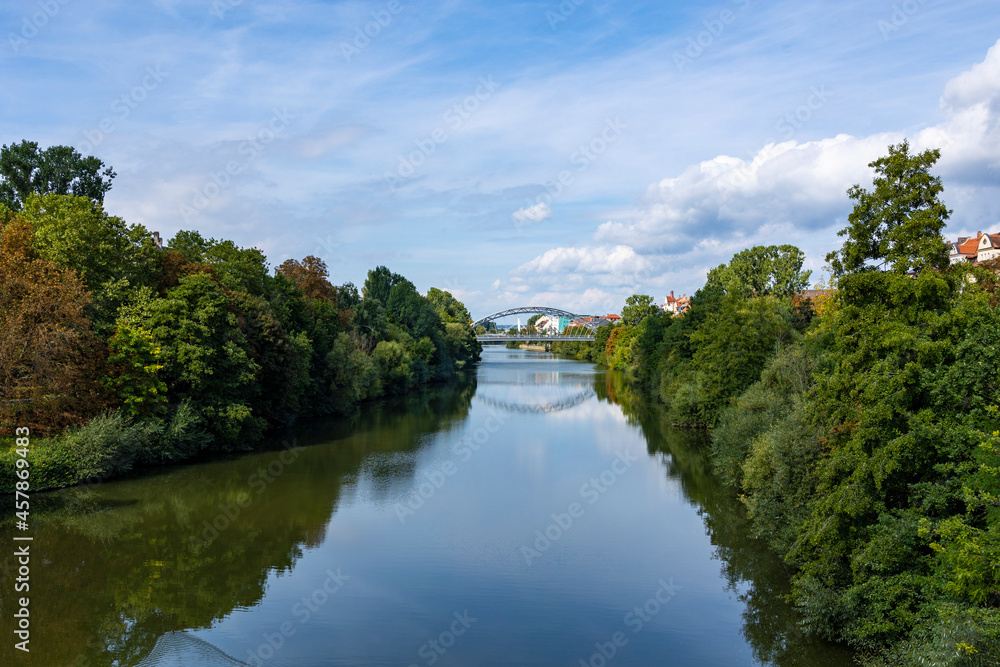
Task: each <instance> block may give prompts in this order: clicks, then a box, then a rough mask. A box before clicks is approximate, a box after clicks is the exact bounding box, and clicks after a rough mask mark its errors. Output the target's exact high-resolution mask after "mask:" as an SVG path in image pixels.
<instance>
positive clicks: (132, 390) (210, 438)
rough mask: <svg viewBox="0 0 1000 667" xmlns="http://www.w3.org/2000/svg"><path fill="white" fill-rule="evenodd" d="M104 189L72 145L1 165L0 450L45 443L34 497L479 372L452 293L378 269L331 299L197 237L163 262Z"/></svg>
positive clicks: (288, 268)
mask: <svg viewBox="0 0 1000 667" xmlns="http://www.w3.org/2000/svg"><path fill="white" fill-rule="evenodd" d="M113 178H114V172H113V171H112V170H111V169H110V168H104V165H103V164H102V163H101V162H100V160H97V158H83V157H82V156H80V155H79V154H78V153H76V151H75V150H74V149H72V148H68V147H55V148H52V149H47V150H45V151H39V150H38V148H37V145H35V144H33V143H31V142H22V144H20V145H13V146H4V147H3V149H2V150H0V437H3V436H11V435H13V433H14V429H15V428H16V427H29V428H31V430H32V433H33V434H34V435H35V436H43V437H38V438H36V439H34V440H33V452H32V457H33V459H32V486H33V488H36V489H37V488H40V487H42V488H44V487H46V486H49V487H55V486H65V485H70V484H74V483H78V482H80V481H84V480H88V479H95V478H98V479H100V478H105V477H108V476H112V475H116V474H120V473H123V472H125V471H127V470H129V469H131V468H132V467H133V466H140V465H157V464H162V463H166V462H170V461H177V460H181V459H185V458H189V457H192V456H196V455H201V454H206V453H213V452H223V451H236V450H245V449H248V448H250V447H252V446H254V445H255V444H257V443H258V442H260V441H261V439H262V438H263V436H264V434H265V432H266V431H267V430H268V429H272V428H277V427H282V426H285V425H287V424H289V423H291V422H292V421H293V420H295V419H297V418H300V417H316V416H323V415H335V414H345V413H348V412H349V411H351V410H352V409H353V408H354V406H356V405H357V404H358V403H359V402H361V401H364V400H367V399H373V398H378V397H381V396H387V395H392V394H401V393H404V392H407V391H409V390H411V389H413V388H414V387H416V386H418V385H421V384H424V383H427V382H432V381H439V380H446V379H448V378H450V377H452V376H453V375H455V373H456V372H457V371H459V370H461V369H463V368H467V367H469V366H470V365H471V364H474V363H476V362H477V361H478V360H479V355H480V352H481V347H480V345H479V344H478V343H477V342H476V340H475V336H474V334H473V332H472V330H471V328H470V327H469V323H470V322H471V318H470V316H469V313H468V311H467V310H466V308H465V306H464V305H463V304H461V303H460V302H459V301H458V300H456V299H455V298H454V297H453V296H452V295H451V294H450V293H448V292H444V291H441V290H438V289H434V288H432V289H430V290H429V291H428V293H427V295H426V296H424V295H421V294H420V293H418V291H417V289H416V287H415V286H414V285H413V283H412V282H410V281H409V280H407V279H406V278H405V277H403V276H401V275H399V274H397V273H393V272H391V271H390V270H389V269H387V268H386V267H384V266H379V267H377V268H375V269H373V270H371V271H369V272H368V276H367V279H366V280H365V283H364V285H363V286H362V288H361V290H360V291H359V290H358V289H357V288H356V287H355V286H354V285H352V284H350V283H348V284H344V285H340V286H336V285H334V284H332V283H331V282H330V280H329V272H328V269H327V266H326V265H325V263H324V262H323V261H322V260H321V259H319V258H317V257H312V256H310V257H306V258H304V259H303V260H301V261H298V260H294V259H289V260H287V261H285V262H283V263H282V264H281V265H280V266H278V267H276V269H275V270H274V271H273V272H272V271H271V270H270V267H269V264H268V261H267V259H266V257H265V256H264V255H263V253H261V252H260V251H259V250H257V249H256V248H242V247H240V246H239V245H237V244H236V243H234V242H233V241H229V240H217V239H213V238H206V237H204V236H202V235H201V234H200V233H199V232H197V231H180V232H178V233H177V234H176V235H175V236H174V237H173V238H172V239H170V240H169V241H168V242H167V243H166V244H165V245H164V247H162V248H159V247H157V246H156V245H155V244H154V241H153V239H152V235H151V234H150V232H149V230H147V229H145V228H144V227H143V226H142V225H136V224H129V223H127V222H126V221H124V220H123V219H121V218H119V217H116V216H113V215H110V214H109V213H108V212H107V211H105V209H104V206H103V197H104V194H105V193H106V192H107V191H108V189H109V188H110V186H111V180H112V179H113ZM11 442H12V440H11ZM12 461H13V456H12V454H7V455H6V456H4V457H0V484H2V485H4V486H7V485H10V486H12V485H13V481H14V479H15V478H14V470H13V466H12V465H10V464H11V463H12Z"/></svg>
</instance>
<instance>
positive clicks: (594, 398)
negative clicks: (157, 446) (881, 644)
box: [0, 347, 851, 667]
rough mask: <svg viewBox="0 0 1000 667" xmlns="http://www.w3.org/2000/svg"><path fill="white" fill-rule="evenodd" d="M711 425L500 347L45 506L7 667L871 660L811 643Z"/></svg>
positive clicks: (610, 379)
mask: <svg viewBox="0 0 1000 667" xmlns="http://www.w3.org/2000/svg"><path fill="white" fill-rule="evenodd" d="M705 438H706V436H705V435H704V434H702V433H693V432H685V431H679V430H674V429H672V428H670V426H669V425H668V424H666V423H665V422H664V420H663V417H662V414H661V412H660V411H659V410H658V409H657V407H656V406H655V405H650V404H648V402H647V401H645V400H644V399H643V397H642V396H640V395H638V394H637V393H636V392H635V391H634V390H633V389H632V388H631V387H630V386H629V384H628V383H627V382H626V381H625V380H624V379H623V378H622V377H621V376H620V375H619V374H616V373H614V372H609V371H604V370H601V369H597V368H595V367H594V366H593V365H591V364H586V363H582V362H577V361H571V360H564V359H558V358H555V357H553V356H552V355H548V354H545V353H539V352H527V351H516V350H507V349H503V348H500V347H488V348H487V349H486V351H485V352H484V354H483V361H482V363H481V364H480V366H479V367H478V369H476V370H475V371H474V372H472V373H470V374H469V375H468V377H465V378H463V379H461V380H460V381H457V382H453V383H451V384H448V385H446V386H439V387H434V388H432V389H429V390H427V391H423V392H419V393H416V394H413V395H411V396H408V397H406V398H404V399H400V400H398V401H390V402H385V403H380V404H376V405H371V406H366V407H365V408H364V409H362V410H361V411H360V412H359V414H357V415H355V416H353V417H351V418H345V419H339V420H331V421H328V422H324V423H318V424H313V425H310V426H309V427H308V428H300V429H298V430H296V431H295V432H291V433H287V434H283V436H282V437H280V438H277V439H276V440H275V442H273V443H271V445H270V446H269V447H268V448H266V449H264V450H262V451H260V452H258V453H254V454H250V455H244V456H241V457H238V458H233V459H229V460H219V461H212V462H208V463H200V464H196V465H189V466H182V467H176V468H171V469H170V470H168V471H165V472H161V473H159V474H156V475H150V476H145V477H140V478H135V479H129V480H123V481H117V482H109V483H104V484H100V485H96V486H93V487H89V488H76V489H67V490H64V491H60V492H56V493H51V494H44V495H37V496H35V497H34V498H33V512H34V513H33V515H32V519H33V522H34V523H33V528H32V534H33V536H34V540H33V542H32V543H31V554H32V556H31V592H30V596H31V597H30V610H31V641H30V649H31V651H30V653H28V654H25V653H22V652H20V651H15V650H14V649H13V644H14V642H15V641H16V639H14V635H13V629H14V622H15V620H14V619H13V618H12V614H13V607H12V606H11V605H10V604H8V603H7V601H8V600H10V599H11V598H12V591H13V590H14V585H15V584H14V577H15V576H16V571H15V570H14V567H13V565H12V559H10V558H9V557H8V558H5V559H4V560H3V563H4V570H3V572H2V573H0V580H2V581H0V585H2V591H3V598H2V599H3V600H4V604H3V605H2V613H3V620H2V622H0V627H2V628H3V637H5V639H4V640H3V645H2V646H0V664H2V665H44V666H46V667H52V666H57V665H74V666H78V667H83V666H97V665H124V666H128V667H132V666H135V665H142V667H154V666H155V667H165V666H167V665H171V666H173V665H183V666H185V667H197V666H214V665H239V664H250V665H265V666H268V667H272V666H282V667H312V666H319V665H399V666H402V667H410V666H412V665H417V666H424V665H442V666H447V665H470V666H479V667H486V666H491V665H567V666H573V667H577V666H580V665H584V666H586V665H591V666H592V667H604V666H605V665H610V666H619V665H620V666H622V667H626V666H630V665H640V666H655V665H679V666H685V667H695V666H701V665H705V666H708V665H712V666H714V665H719V666H734V665H755V664H759V665H781V666H790V665H808V666H810V667H827V666H830V667H832V666H835V665H849V664H851V656H850V655H849V654H848V653H845V652H844V651H842V650H840V649H838V648H836V647H833V646H830V645H827V644H823V643H821V642H816V641H811V640H807V639H805V638H804V637H803V636H802V635H801V633H800V632H799V631H798V629H797V626H796V617H795V614H794V611H793V610H792V609H791V608H790V607H789V606H788V604H787V603H786V602H784V595H786V594H787V592H788V583H787V581H788V572H787V571H786V569H785V568H784V566H783V564H782V563H781V560H780V559H779V558H777V557H776V556H774V555H773V554H771V553H770V552H768V551H767V549H766V548H765V547H764V545H763V544H762V543H760V542H758V541H757V540H754V539H752V538H751V537H750V536H749V535H748V527H747V524H746V521H745V518H744V515H743V512H742V509H741V507H740V505H739V503H738V501H737V500H735V499H734V498H732V494H731V493H729V492H726V491H725V490H724V489H722V488H721V487H720V486H719V485H718V484H717V483H716V481H715V480H714V479H713V476H712V474H711V466H710V462H709V460H708V457H707V443H706V439H705ZM11 533H12V530H11V526H10V525H7V524H4V526H3V527H2V528H0V539H2V540H3V543H4V544H7V545H9V544H12V541H11V538H12V535H11Z"/></svg>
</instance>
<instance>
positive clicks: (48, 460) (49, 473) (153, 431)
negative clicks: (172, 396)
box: [0, 403, 211, 492]
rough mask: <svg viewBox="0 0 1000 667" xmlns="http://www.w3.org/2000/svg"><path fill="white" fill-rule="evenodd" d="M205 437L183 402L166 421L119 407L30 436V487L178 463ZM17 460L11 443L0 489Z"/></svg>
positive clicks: (9, 487)
mask: <svg viewBox="0 0 1000 667" xmlns="http://www.w3.org/2000/svg"><path fill="white" fill-rule="evenodd" d="M210 438H211V436H209V435H208V434H207V433H206V432H205V430H204V429H203V428H202V427H201V424H200V421H199V420H198V418H197V416H196V414H195V411H194V410H193V409H192V408H191V406H190V405H189V404H187V403H184V404H182V405H181V406H180V407H179V408H178V409H177V411H176V412H175V413H174V416H173V418H172V419H171V420H170V422H168V423H164V422H161V421H159V420H144V421H133V420H132V419H130V418H129V417H127V416H125V415H124V414H123V413H122V412H120V411H116V412H112V413H108V414H103V415H100V416H98V417H96V418H94V419H93V420H91V421H90V422H89V423H88V424H86V425H85V426H81V427H78V428H73V429H69V430H67V431H66V432H65V433H63V434H62V435H61V436H58V437H50V438H37V439H36V438H33V439H32V441H31V448H30V452H29V455H28V461H29V463H30V464H31V468H30V469H31V488H32V490H34V491H40V490H45V489H57V488H61V487H65V486H73V485H75V484H80V483H83V482H88V481H101V480H105V479H109V478H111V477H115V476H118V475H122V474H125V473H127V472H129V471H130V470H132V469H133V468H135V467H137V466H142V465H148V464H156V463H169V462H171V461H177V460H180V459H183V458H186V457H188V456H191V455H192V454H194V453H196V452H198V451H200V450H201V449H202V448H203V447H205V445H206V444H207V443H208V442H209V441H210ZM18 458H19V456H18V455H17V452H16V451H15V450H14V447H13V446H11V447H10V449H9V450H8V451H7V452H6V453H5V454H3V456H2V457H0V491H3V492H13V491H14V489H15V487H14V483H15V482H16V481H17V477H16V475H15V470H16V468H15V466H16V461H17V459H18Z"/></svg>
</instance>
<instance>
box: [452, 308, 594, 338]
mask: <svg viewBox="0 0 1000 667" xmlns="http://www.w3.org/2000/svg"><path fill="white" fill-rule="evenodd" d="M514 315H551V316H554V317H565V318H567V319H569V320H577V319H580V318H584V317H586V318H589V321H586V322H582V323H581V324H582V325H583V326H584V327H585V328H586V329H587V330H588V332H589V333H588V334H587V335H580V336H564V335H557V336H556V335H545V334H534V335H532V336H522V335H518V336H508V335H505V334H486V335H483V336H477V337H476V339H477V340H480V341H483V342H487V341H490V342H504V341H517V340H531V341H535V340H539V341H542V340H544V341H557V340H572V341H588V340H589V341H592V340H594V332H596V331H597V328H598V327H599V326H601V325H602V324H606V323H607V320H605V319H601V318H598V317H595V316H593V315H578V314H576V313H571V312H569V311H568V310H562V309H560V308H550V307H548V306H520V307H517V308H508V309H507V310H501V311H499V312H496V313H493V314H492V315H487V316H486V317H483V318H481V319H478V320H476V321H475V322H473V323H472V325H471V326H472V328H473V329H475V328H476V327H478V326H485V325H486V323H487V322H492V321H495V320H502V319H504V318H507V317H512V316H514Z"/></svg>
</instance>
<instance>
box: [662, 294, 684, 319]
mask: <svg viewBox="0 0 1000 667" xmlns="http://www.w3.org/2000/svg"><path fill="white" fill-rule="evenodd" d="M690 307H691V297H689V296H687V295H686V294H682V295H681V296H680V297H675V296H674V291H673V290H670V296H668V297H667V298H665V299H664V300H663V305H662V306H660V309H661V310H662V311H663V312H665V313H670V314H671V315H683V314H684V313H686V312H687V310H688V308H690Z"/></svg>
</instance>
